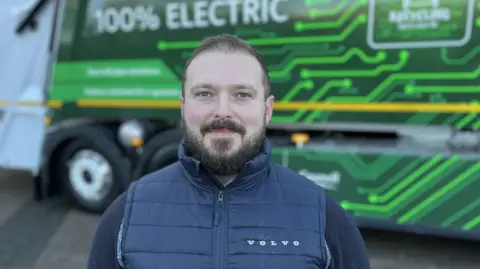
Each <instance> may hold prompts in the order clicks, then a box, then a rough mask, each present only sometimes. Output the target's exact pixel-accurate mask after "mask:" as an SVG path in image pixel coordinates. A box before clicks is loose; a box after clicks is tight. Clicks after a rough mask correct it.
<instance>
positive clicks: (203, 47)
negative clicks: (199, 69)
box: [182, 34, 270, 98]
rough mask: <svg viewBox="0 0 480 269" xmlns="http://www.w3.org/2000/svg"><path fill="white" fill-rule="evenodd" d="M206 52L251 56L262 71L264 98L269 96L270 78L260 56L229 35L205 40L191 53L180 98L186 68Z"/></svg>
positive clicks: (243, 41) (244, 42)
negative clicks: (239, 53) (237, 53)
mask: <svg viewBox="0 0 480 269" xmlns="http://www.w3.org/2000/svg"><path fill="white" fill-rule="evenodd" d="M208 51H222V52H237V51H240V52H245V53H247V54H248V55H250V56H253V57H254V58H255V59H256V60H257V62H258V63H259V64H260V66H261V68H262V71H263V86H264V88H265V98H267V97H268V96H270V76H269V74H268V69H267V66H266V65H265V63H264V62H263V60H262V56H261V55H260V53H258V51H257V50H256V49H255V48H254V47H253V46H251V45H250V44H248V43H247V42H246V41H245V40H242V39H240V38H238V37H236V36H234V35H231V34H221V35H217V36H211V37H208V38H205V39H204V40H203V41H202V42H201V43H200V45H199V46H198V47H197V48H196V49H195V50H194V51H193V54H192V56H190V58H189V59H188V60H187V63H186V64H185V69H184V74H183V79H182V96H183V95H184V92H185V91H184V84H185V80H186V76H187V68H188V66H190V63H191V62H192V61H193V60H194V59H195V58H196V57H197V56H198V55H199V54H201V53H203V52H208Z"/></svg>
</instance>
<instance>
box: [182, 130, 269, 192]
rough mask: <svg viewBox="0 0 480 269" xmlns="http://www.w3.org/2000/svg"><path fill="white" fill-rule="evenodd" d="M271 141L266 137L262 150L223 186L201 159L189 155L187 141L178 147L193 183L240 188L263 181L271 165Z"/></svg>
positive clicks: (208, 186)
mask: <svg viewBox="0 0 480 269" xmlns="http://www.w3.org/2000/svg"><path fill="white" fill-rule="evenodd" d="M270 154H271V143H270V141H269V140H268V139H267V138H265V140H264V142H263V147H262V149H261V150H260V152H259V153H258V154H257V155H256V156H255V157H253V158H252V159H251V160H250V161H248V162H247V163H246V164H245V166H244V167H243V169H242V170H240V172H239V173H238V175H237V176H236V177H235V178H234V179H233V180H231V182H230V183H229V184H227V185H226V186H223V184H222V183H220V182H219V181H218V180H217V179H216V178H215V177H214V176H213V175H212V174H211V173H210V172H208V171H207V170H206V169H205V168H204V167H203V166H202V164H201V163H200V161H198V160H196V159H194V158H192V157H191V156H189V155H188V153H187V150H186V146H185V142H184V140H182V142H181V143H180V147H179V149H178V157H179V161H180V163H181V164H182V166H183V168H184V169H185V171H186V172H187V174H188V178H189V179H190V180H191V181H192V183H193V184H194V185H196V186H198V187H201V188H208V189H212V188H219V189H238V188H242V189H243V188H248V187H250V186H252V185H254V184H255V183H257V182H260V181H262V179H263V178H264V177H265V175H266V173H267V172H268V168H269V167H270Z"/></svg>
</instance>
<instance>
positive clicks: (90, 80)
mask: <svg viewBox="0 0 480 269" xmlns="http://www.w3.org/2000/svg"><path fill="white" fill-rule="evenodd" d="M56 8H57V10H59V11H60V12H58V13H59V14H62V16H58V18H59V20H60V22H59V25H60V27H59V31H58V34H57V35H54V36H56V39H55V38H54V40H58V42H54V43H55V44H56V47H58V50H57V51H56V53H55V55H56V59H55V60H54V65H53V70H52V78H51V80H50V83H49V91H48V102H47V103H48V106H49V109H48V113H47V114H48V115H47V116H48V117H47V119H48V124H49V128H48V130H47V133H46V136H45V143H44V145H43V154H42V163H41V166H40V168H39V172H38V176H37V177H36V179H37V180H36V182H37V191H38V193H39V194H40V195H42V197H44V196H50V195H54V194H58V193H65V194H66V195H68V197H70V198H71V199H72V200H73V201H74V202H75V203H76V204H77V205H79V206H80V207H81V208H83V209H84V210H88V211H92V212H102V211H103V210H104V209H105V208H106V207H107V206H108V205H109V204H110V203H111V202H112V200H113V199H115V198H116V197H117V196H118V194H119V193H120V192H121V191H123V190H125V188H127V186H128V184H129V183H130V182H131V181H132V180H136V179H138V178H139V177H141V176H142V175H145V174H147V173H150V172H152V171H154V170H156V169H159V168H162V167H164V166H166V165H169V164H171V163H173V162H175V161H176V158H177V157H176V154H177V145H178V142H179V141H180V139H181V137H182V131H181V125H180V122H181V121H180V110H179V104H180V103H179V96H180V93H181V78H182V72H183V66H184V64H185V62H186V60H187V58H188V57H190V55H191V53H192V50H193V48H195V47H196V46H197V45H198V44H199V42H200V41H201V40H202V39H203V38H204V37H206V36H211V35H217V34H221V33H232V34H235V35H237V36H239V37H241V38H244V39H246V40H248V41H249V42H250V43H251V44H252V45H254V46H255V47H256V48H257V49H258V50H259V51H260V53H261V54H262V55H263V56H264V58H265V60H266V62H267V63H268V66H269V72H270V77H271V80H272V93H273V94H274V95H275V98H276V103H275V105H274V116H273V118H272V123H271V124H270V125H269V126H268V137H269V138H270V139H271V141H272V143H273V144H274V147H273V150H272V155H273V159H274V160H275V161H276V162H278V163H281V164H282V165H284V166H287V167H289V168H291V169H294V170H296V171H298V172H299V173H300V174H303V175H304V176H305V177H307V178H309V179H310V180H312V181H314V182H316V183H317V184H319V185H321V186H323V187H324V188H325V189H327V190H328V192H329V193H330V195H332V197H334V198H335V199H336V200H337V201H338V202H339V203H340V204H341V205H342V206H343V207H344V208H345V209H346V210H347V211H348V212H350V213H351V214H352V215H353V216H354V218H355V220H357V223H358V225H359V226H361V227H376V228H380V229H401V230H408V231H413V232H422V233H431V234H437V235H446V236H454V237H465V238H477V239H478V238H480V199H479V193H480V192H479V190H480V131H479V129H480V119H479V116H478V115H479V114H478V113H480V104H479V103H478V100H480V64H479V63H480V1H479V0H462V1H460V0H244V1H240V0H216V1H194V0H185V1H166V0H165V1H153V0H130V1H126V0H67V1H65V2H62V3H61V4H59V5H57V7H56Z"/></svg>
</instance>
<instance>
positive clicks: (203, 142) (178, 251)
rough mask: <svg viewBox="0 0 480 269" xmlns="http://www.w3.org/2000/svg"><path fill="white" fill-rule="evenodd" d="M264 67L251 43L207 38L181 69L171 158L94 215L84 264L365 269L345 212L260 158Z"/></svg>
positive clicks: (95, 267) (266, 156)
mask: <svg viewBox="0 0 480 269" xmlns="http://www.w3.org/2000/svg"><path fill="white" fill-rule="evenodd" d="M273 100H274V98H273V96H271V95H270V80H269V77H268V71H267V69H266V67H265V66H264V64H263V62H262V60H261V59H260V56H259V55H258V54H257V52H256V51H255V49H254V48H252V47H251V46H249V45H248V44H247V43H246V42H244V41H242V40H240V39H238V38H236V37H234V36H231V35H220V36H215V37H211V38H208V39H206V40H204V41H203V42H202V44H201V45H200V46H199V48H197V49H196V50H195V51H194V54H193V55H192V57H191V59H190V60H189V61H188V62H187V65H186V70H185V76H184V81H183V93H182V98H181V111H182V118H183V123H184V130H185V134H184V140H183V142H182V143H181V145H180V148H179V161H178V162H177V163H175V164H173V165H170V166H168V167H166V168H164V169H161V170H159V171H157V172H155V173H152V174H150V175H147V176H145V177H144V178H142V179H140V180H139V181H136V182H134V183H132V185H131V187H130V188H129V190H128V191H127V193H125V194H123V195H121V196H120V197H119V198H118V199H117V200H116V201H115V202H114V203H113V204H112V205H111V206H110V207H109V208H108V209H107V211H106V212H105V213H104V215H103V217H102V219H101V221H100V225H99V227H98V230H97V232H96V234H95V238H94V240H93V245H92V249H91V252H90V258H89V261H88V268H89V269H117V268H125V269H187V268H188V269H194V268H199V269H203V268H205V269H210V268H219V269H224V268H231V269H250V268H272V269H273V268H275V269H282V268H288V269H307V268H312V269H313V268H318V269H324V268H329V269H354V268H355V269H368V268H369V262H368V257H367V252H366V249H365V245H364V243H363V241H362V238H361V235H360V233H359V232H358V229H357V228H356V226H355V224H354V223H353V221H352V220H351V218H350V217H349V216H348V214H347V213H346V212H345V211H344V210H343V209H342V208H341V207H340V206H339V205H338V204H337V203H336V202H335V201H334V200H332V199H331V198H329V197H328V196H327V195H326V194H325V193H324V191H323V189H322V188H321V187H320V186H318V185H316V184H314V183H313V182H311V181H309V180H308V179H306V178H304V177H302V176H300V175H299V174H297V173H295V172H294V171H292V170H289V169H287V168H284V167H281V166H279V165H277V164H274V163H272V162H271V161H270V147H271V146H270V142H269V141H268V140H267V139H266V138H265V131H266V125H267V123H268V122H269V121H270V118H271V116H272V108H273Z"/></svg>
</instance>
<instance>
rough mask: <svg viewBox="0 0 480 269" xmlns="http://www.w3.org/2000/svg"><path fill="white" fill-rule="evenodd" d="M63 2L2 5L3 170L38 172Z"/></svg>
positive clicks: (5, 0)
mask: <svg viewBox="0 0 480 269" xmlns="http://www.w3.org/2000/svg"><path fill="white" fill-rule="evenodd" d="M63 2H64V1H61V0H2V1H0V36H1V38H0V59H1V64H0V168H3V169H15V170H24V171H28V172H31V173H32V175H36V174H37V173H38V172H39V169H40V165H41V155H42V153H41V152H42V145H43V142H44V137H45V132H46V125H45V124H44V118H45V113H46V111H47V109H48V108H47V105H46V98H47V93H48V90H49V83H50V76H51V70H52V63H53V61H54V60H55V56H56V52H57V43H58V42H56V37H57V36H58V34H57V33H56V30H57V29H58V28H59V27H57V25H60V17H59V16H58V12H57V11H58V10H62V9H61V6H60V5H61V4H63Z"/></svg>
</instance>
